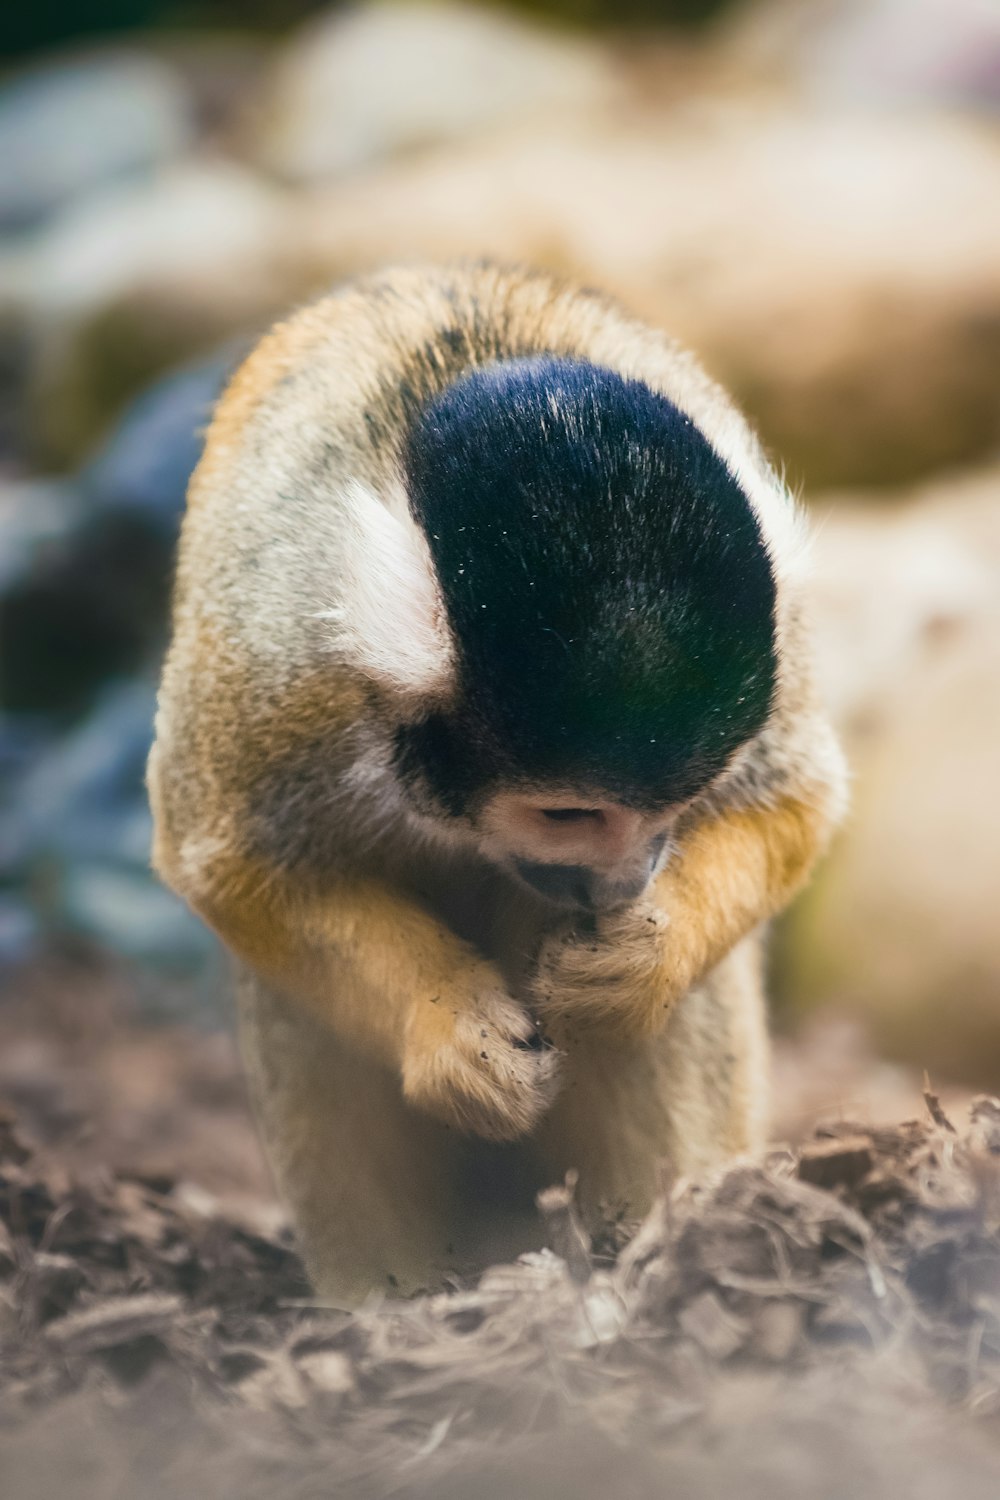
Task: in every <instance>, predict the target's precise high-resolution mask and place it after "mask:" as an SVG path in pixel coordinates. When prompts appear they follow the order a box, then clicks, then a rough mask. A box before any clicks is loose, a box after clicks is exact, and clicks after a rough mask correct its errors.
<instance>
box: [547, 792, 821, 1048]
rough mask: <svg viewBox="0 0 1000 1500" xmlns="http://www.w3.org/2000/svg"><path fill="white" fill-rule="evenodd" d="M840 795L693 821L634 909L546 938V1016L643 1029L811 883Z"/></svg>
mask: <svg viewBox="0 0 1000 1500" xmlns="http://www.w3.org/2000/svg"><path fill="white" fill-rule="evenodd" d="M832 804H833V798H832V797H830V796H826V795H822V794H817V795H816V796H814V797H812V798H806V797H794V796H786V797H783V798H781V799H780V800H778V801H776V802H775V803H774V804H773V805H771V806H759V807H751V808H740V809H730V810H721V811H719V812H717V813H715V814H714V815H708V816H706V817H704V818H703V819H701V820H699V821H697V822H694V823H693V824H692V825H691V827H690V828H688V829H687V830H686V832H685V833H684V834H683V835H682V836H681V838H680V840H679V842H678V846H677V848H676V850H675V852H674V854H673V857H672V858H671V860H670V862H669V863H668V865H667V867H666V869H665V870H664V871H663V872H662V873H661V874H660V875H659V876H658V877H657V879H656V881H655V882H654V884H653V886H652V888H651V890H650V892H649V893H648V894H647V896H646V897H645V898H644V899H643V900H642V901H641V902H640V903H639V904H638V905H637V906H635V907H632V908H628V909H626V910H624V911H621V912H613V913H611V914H609V915H608V916H606V917H599V918H598V919H597V930H596V933H595V934H580V933H572V932H569V933H563V934H559V935H554V936H553V937H551V938H550V939H549V940H548V941H547V942H546V944H545V945H544V946H543V949H542V952H541V954H540V957H539V963H538V969H537V973H536V975H535V978H534V981H533V986H532V988H533V999H534V1001H535V1003H536V1004H537V1006H538V1007H539V1009H540V1011H541V1013H542V1015H543V1017H544V1018H545V1020H546V1021H552V1022H556V1023H567V1024H570V1025H572V1024H573V1023H583V1024H594V1025H599V1026H600V1027H601V1028H602V1029H607V1030H608V1031H609V1032H611V1033H617V1034H619V1035H621V1036H623V1037H625V1036H642V1035H648V1034H650V1033H653V1032H655V1031H656V1030H658V1029H659V1028H660V1027H661V1026H662V1025H663V1024H664V1022H665V1021H666V1019H667V1017H668V1015H669V1013H670V1010H671V1008H672V1006H673V1005H674V1003H675V1002H676V1001H677V1000H678V999H679V998H680V997H681V996H682V995H683V994H684V993H685V992H686V991H687V990H689V989H690V988H691V986H692V985H694V984H695V983H697V981H698V980H699V979H700V978H701V977H702V976H703V975H704V974H706V973H707V972H708V971H709V970H710V969H712V968H713V967H714V966H715V965H716V964H717V963H718V962H719V960H720V959H721V958H722V957H723V956H724V955H725V954H726V953H727V952H728V951H729V949H730V948H732V947H733V946H734V945H735V944H736V943H737V942H739V940H740V939H741V938H743V937H745V936H746V934H747V933H749V932H750V931H752V930H753V929H754V928H755V927H757V926H758V925H759V924H760V923H761V922H764V921H766V920H767V919H768V918H769V917H772V916H774V915H775V914H776V913H777V912H778V911H780V910H781V909H782V908H783V907H784V906H785V905H786V904H787V903H788V901H789V900H790V899H791V898H792V896H793V895H795V893H796V892H797V891H798V890H799V889H800V887H801V886H802V885H803V884H804V883H805V880H806V878H807V876H808V874H809V872H810V870H811V869H812V867H813V865H814V863H815V861H816V860H817V858H818V857H819V855H820V853H821V852H822V849H823V847H824V846H825V844H826V842H827V838H828V836H829V832H830V830H831V828H832V826H833V822H834V821H835V810H834V807H833V805H832Z"/></svg>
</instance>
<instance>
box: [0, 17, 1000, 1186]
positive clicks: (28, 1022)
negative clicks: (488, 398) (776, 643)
mask: <svg viewBox="0 0 1000 1500" xmlns="http://www.w3.org/2000/svg"><path fill="white" fill-rule="evenodd" d="M0 37H2V46H3V53H4V63H3V73H2V76H0V393H2V401H0V642H2V645H0V704H2V710H0V778H2V788H0V972H2V976H3V990H2V998H0V1095H2V1096H3V1097H5V1098H7V1099H8V1100H10V1101H12V1102H13V1103H14V1104H15V1106H16V1107H17V1108H18V1110H19V1111H20V1112H21V1113H22V1115H24V1116H26V1117H27V1119H28V1121H29V1123H30V1124H31V1125H32V1127H33V1128H34V1129H35V1131H36V1132H37V1133H40V1134H41V1135H42V1136H43V1137H44V1138H47V1139H49V1140H52V1141H59V1142H60V1143H61V1144H62V1145H63V1146H64V1147H65V1149H66V1151H67V1152H68V1153H69V1154H70V1155H72V1154H73V1153H74V1152H76V1153H79V1154H81V1155H86V1153H87V1152H90V1153H91V1154H92V1155H93V1154H94V1153H98V1154H100V1155H101V1156H102V1157H103V1158H105V1159H112V1160H120V1159H129V1160H134V1159H135V1157H137V1156H138V1157H141V1159H142V1161H143V1164H144V1165H145V1166H146V1167H147V1168H149V1167H150V1166H154V1167H155V1164H156V1162H157V1161H158V1160H163V1161H168V1162H169V1164H170V1166H171V1167H172V1168H173V1169H175V1170H176V1169H180V1170H183V1169H184V1167H185V1166H186V1165H187V1166H189V1167H190V1168H191V1170H192V1172H193V1173H194V1174H195V1175H197V1177H198V1178H199V1180H202V1181H204V1182H206V1183H207V1185H209V1186H215V1187H219V1188H226V1189H229V1188H235V1189H241V1188H254V1189H257V1188H259V1187H260V1186H261V1184H262V1183H263V1178H262V1176H261V1168H260V1163H259V1157H258V1154H257V1148H256V1145H255V1143H254V1139H253V1135H252V1131H251V1130H250V1127H249V1125H248V1122H247V1117H246V1113H245V1107H244V1103H243V1097H242V1092H241V1088H242V1086H241V1083H240V1080H239V1068H238V1063H237V1060H236V1056H235V1048H234V1045H233V1042H232V1038H231V1035H230V1031H229V1013H228V1008H227V1005H226V1002H225V969H224V964H223V963H222V961H221V959H220V957H219V955H218V953H217V952H216V949H215V947H214V944H213V942H212V941H211V939H209V938H208V936H207V935H206V934H205V932H204V931H203V930H202V929H201V928H200V926H199V925H198V923H197V922H195V921H194V920H193V919H192V918H190V917H189V916H188V915H187V914H186V913H185V911H184V910H183V909H182V908H181V907H180V905H179V904H178V903H177V902H176V901H175V900H174V899H173V898H172V897H171V896H170V895H169V894H168V893H167V892H166V891H164V890H162V889H161V888H160V887H159V886H158V885H157V883H156V882H155V880H154V879H153V878H152V876H151V875H150V873H149V869H148V846H149V832H150V829H149V816H148V812H147V809H146V803H145V797H144V792H143V785H142V770H143V763H144V759H145V754H146V750H147V746H148V743H149V738H150V728H151V718H152V713H153V704H154V691H155V680H156V673H157V664H158V660H159V657H160V653H161V651H162V648H163V643H164V635H165V624H166V609H167V599H168V592H169V579H170V572H171V560H172V553H173V547H174V542H175V537H176V533H177V527H178V522H179V517H180V514H181V510H182V506H183V497H184V489H185V484H186V481H187V477H188V475H189V473H190V471H191V469H192V467H193V465H194V463H195V461H196V459H197V455H198V451H199V445H200V441H201V433H202V431H203V427H204V424H205V422H206V420H207V417H208V414H209V412H210V409H211V405H212V402H213V399H214V397H215V395H216V394H217V392H218V390H219V387H220V384H221V382H222V381H223V380H224V379H225V376H226V373H227V372H228V371H229V370H231V369H232V368H233V365H234V363H235V362H236V361H237V360H238V359H239V357H240V355H241V353H242V352H243V351H244V350H246V349H247V348H248V347H249V345H250V344H251V343H252V342H253V341H254V339H255V337H256V336H257V335H258V334H259V333H260V332H262V331H263V329H264V328H265V327H266V326H267V325H268V323H269V321H270V320H271V319H273V318H274V317H275V316H276V315H278V314H280V313H281V312H282V311H283V310H285V309H287V308H288V307H289V306H291V305H293V304H295V303H297V302H300V301H302V300H304V299H306V298H308V297H310V296H312V295H314V294H316V293H318V292H321V291H322V290H323V289H324V288H326V287H328V286H330V285H331V284H332V283H334V282H336V281H338V280H339V279H341V278H343V277H346V276H349V275H351V274H353V273H355V272H359V271H364V270H368V269H370V268H372V267H375V266H378V265H381V264H384V263H386V262H390V261H393V260H397V259H414V258H420V257H443V256H448V255H454V254H456V253H472V254H489V255H493V256H498V257H503V258H515V259H521V260H526V261H530V262H533V263H536V264H539V265H541V266H546V267H550V268H552V269H554V270H556V271H558V272H563V273H566V274H568V275H571V276H574V277H581V278H583V279H585V280H586V281H589V282H591V283H594V284H597V285H600V286H603V287H605V288H607V289H609V290H610V291H612V292H614V293H615V294H617V295H618V296H619V297H620V298H621V299H622V300H624V302H625V303H626V304H627V305H628V306H629V307H630V308H632V309H633V310H634V311H635V312H637V313H639V314H641V315H642V316H644V317H646V318H648V319H651V320H653V321H654V322H656V323H658V324H660V325H662V326H663V327H664V328H666V329H668V330H670V331H672V332H673V333H675V334H676V335H677V336H679V337H680V338H681V339H682V340H684V341H685V342H686V343H687V344H689V345H690V346H691V347H692V348H693V349H695V350H696V351H697V352H698V354H699V355H700V356H701V357H702V359H703V360H704V362H705V363H706V364H707V365H708V367H709V369H710V370H711V371H712V372H713V374H715V375H716V376H717V377H718V378H719V379H720V380H721V381H723V382H724V383H725V384H726V385H727V386H729V387H730V389H731V390H733V391H734V392H735V395H736V397H737V398H738V400H739V401H740V402H741V403H742V405H743V406H744V408H745V409H746V411H747V412H748V413H749V415H750V417H751V418H752V419H753V421H754V422H755V423H756V424H757V425H758V427H759V429H760V431H761V433H762V434H763V437H764V440H765V442H766V444H767V445H768V448H769V450H770V451H771V453H772V454H773V456H774V457H775V459H776V460H777V461H778V462H779V463H780V464H782V465H784V466H785V469H786V471H787V473H788V475H789V476H790V478H791V480H792V481H793V483H794V484H795V486H796V487H797V488H798V489H799V490H800V491H801V493H802V495H803V497H804V499H805V501H806V503H807V504H808V506H809V508H810V510H811V511H812V512H813V514H814V516H815V517H816V519H817V533H818V535H817V547H816V571H817V630H818V632H819V649H820V655H821V661H822V669H823V678H824V687H825V691H826V693H827V695H828V697H829V700H830V702H831V705H832V707H833V710H834V713H835V715H836V719H837V722H838V723H839V725H840V728H841V731H842V733H843V735H844V738H845V741H846V744H847V747H848V750H849V754H850V758H851V762H852V766H853V771H854V793H853V809H852V813H851V816H850V819H849V821H848V824H847V826H846V828H845V830H844V832H843V834H842V835H841V837H840V838H839V840H838V842H837V845H836V847H835V849H834V851H833V853H832V855H831V857H830V859H829V860H828V862H827V864H826V865H825V867H824V868H823V870H822V873H821V874H820V876H819V877H818V879H817V880H816V882H815V883H814V885H813V886H812V888H811V889H810V891H809V892H808V893H807V895H806V896H805V897H804V898H803V900H802V901H801V902H800V903H799V904H798V906H797V907H796V909H795V910H794V911H792V912H791V913H790V914H789V916H788V917H787V918H786V919H785V920H784V921H783V922H782V923H781V925H780V928H779V931H778V933H777V934H776V937H775V942H774V947H773V956H772V967H773V991H774V995H775V1028H776V1031H777V1032H778V1034H779V1049H778V1059H777V1071H776V1119H775V1129H776V1131H777V1132H778V1133H779V1134H785V1135H789V1134H795V1133H796V1132H797V1131H798V1130H800V1129H802V1128H804V1127H805V1126H806V1125H807V1124H809V1123H811V1120H812V1117H813V1116H814V1115H815V1114H816V1113H817V1112H822V1111H824V1110H825V1111H833V1112H840V1113H842V1114H843V1113H847V1114H851V1113H866V1114H868V1115H872V1114H875V1115H885V1116H898V1114H899V1113H900V1112H903V1113H906V1112H910V1111H912V1109H913V1108H914V1106H915V1098H916V1095H915V1093H914V1086H915V1085H914V1080H915V1079H918V1078H919V1074H920V1070H922V1069H924V1068H927V1069H928V1070H929V1071H930V1073H931V1075H932V1077H933V1079H934V1081H935V1082H936V1083H938V1084H944V1085H949V1086H950V1087H951V1088H952V1089H953V1090H954V1091H958V1092H961V1091H962V1090H964V1089H967V1088H974V1087H977V1086H985V1087H991V1088H993V1089H997V1088H1000V797H998V791H997V775H998V771H1000V703H998V697H1000V694H998V688H1000V631H998V629H997V626H998V622H1000V115H998V112H1000V6H998V5H997V4H996V3H995V0H746V3H733V4H725V3H722V0H716V3H706V0H674V3H669V0H548V3H546V0H538V3H532V0H525V3H524V4H523V5H520V6H517V7H514V6H503V5H499V4H493V5H488V4H480V5H477V6H472V5H466V4H458V3H447V4H446V3H430V0H393V3H388V0H386V3H378V4H365V5H359V6H351V7H346V6H340V7H337V6H335V7H332V8H331V7H329V6H326V5H316V4H313V3H309V0H201V3H199V0H104V3H103V4H97V3H92V4H89V5H88V4H84V3H79V0H78V3H69V0H66V3H62V4H60V3H58V0H33V3H32V4H30V5H23V6H16V7H14V6H6V7H4V9H3V16H2V19H0Z"/></svg>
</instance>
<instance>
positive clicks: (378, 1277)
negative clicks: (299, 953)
mask: <svg viewBox="0 0 1000 1500" xmlns="http://www.w3.org/2000/svg"><path fill="white" fill-rule="evenodd" d="M238 1000H239V1010H240V1029H241V1038H242V1044H243V1051H244V1055H245V1058H246V1062H247V1070H248V1076H249V1079H250V1087H251V1092H252V1095H253V1100H254V1105H255V1109H256V1113H257V1117H258V1121H259V1124H260V1128H261V1133H262V1135H263V1138H264V1142H265V1147H266V1149H267V1153H268V1157H269V1159H270V1162H271V1166H272V1169H273V1171H274V1174H275V1177H276V1179H277V1183H278V1187H279V1189H280V1191H281V1193H282V1196H283V1197H284V1199H285V1201H286V1202H287V1203H288V1205H289V1208H290V1209H291V1212H292V1215H293V1218H294V1220H295V1224H296V1228H297V1230H298V1234H299V1239H300V1243H301V1246H302V1250H303V1254H304V1257H305V1261H306V1267H307V1269H308V1272H309V1276H310V1279H311V1281H312V1283H313V1285H314V1286H315V1288H316V1290H317V1291H318V1292H319V1293H320V1295H321V1296H323V1297H325V1298H328V1299H329V1300H330V1301H332V1302H334V1303H335V1304H337V1305H338V1306H345V1307H353V1306H356V1305H357V1304H358V1303H359V1302H360V1301H361V1300H362V1299H363V1298H364V1297H365V1296H366V1295H367V1294H368V1293H369V1292H373V1291H382V1292H387V1293H389V1294H393V1295H399V1294H404V1295H405V1294H407V1293H411V1292H414V1291H417V1290H420V1289H422V1288H437V1287H440V1286H441V1285H442V1283H443V1281H444V1278H445V1277H446V1276H447V1275H448V1274H449V1273H455V1272H458V1273H460V1274H461V1273H463V1272H466V1271H470V1270H473V1269H479V1268H481V1267H482V1266H483V1265H486V1264H487V1263H489V1262H490V1261H493V1260H497V1259H507V1258H509V1257H511V1256H513V1255H517V1254H519V1253H520V1252H521V1251H522V1250H526V1249H530V1248H533V1247H534V1246H535V1245H536V1244H537V1243H539V1233H538V1225H537V1214H536V1213H535V1212H534V1203H533V1199H534V1192H535V1190H536V1188H537V1187H538V1186H539V1185H541V1184H540V1182H537V1181H535V1180H534V1179H533V1178H530V1175H529V1174H530V1170H531V1164H530V1161H528V1160H527V1158H526V1156H525V1153H524V1151H523V1150H522V1149H520V1148H518V1147H512V1146H507V1147H502V1146H495V1145H490V1144H487V1143H486V1142H482V1141H476V1140H472V1139H469V1138H468V1137H465V1136H463V1135H462V1134H461V1133H460V1132H458V1131H456V1130H450V1129H449V1128H448V1126H447V1125H444V1124H440V1123H438V1122H437V1121H436V1120H434V1119H432V1118H430V1117H429V1116H428V1115H426V1114H424V1113H422V1112H421V1111H418V1110H416V1109H413V1108H412V1107H411V1106H410V1105H409V1104H407V1102H406V1100H405V1099H404V1098H403V1094H402V1090H401V1087H400V1080H399V1078H398V1076H396V1075H394V1074H393V1072H392V1070H391V1069H389V1068H388V1067H386V1066H384V1065H383V1064H381V1063H379V1062H378V1061H376V1060H375V1059H373V1058H369V1057H366V1056H364V1055H363V1054H362V1053H360V1052H358V1051H356V1050H354V1049H352V1048H351V1047H349V1046H348V1045H346V1044H345V1043H344V1042H343V1040H342V1039H341V1038H340V1037H338V1036H337V1035H336V1033H335V1032H333V1031H332V1030H331V1029H330V1028H329V1027H328V1026H326V1025H324V1024H323V1022H321V1021H319V1020H317V1019H316V1017H315V1016H313V1015H310V1014H309V1013H308V1012H307V1011H305V1010H303V1008H302V1006H301V1005H300V1004H298V1003H296V1002H294V1001H293V1002H289V1001H287V1000H285V999H284V998H283V997H282V996H281V995H279V994H278V993H277V992H276V991H275V990H273V989H272V988H270V987H269V986H268V985H266V984H264V983H263V982H262V981H261V980H259V979H258V978H256V977H255V976H254V975H252V974H251V973H249V971H247V970H242V971H241V973H240V976H239V983H238Z"/></svg>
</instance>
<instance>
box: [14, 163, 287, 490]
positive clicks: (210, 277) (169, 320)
mask: <svg viewBox="0 0 1000 1500" xmlns="http://www.w3.org/2000/svg"><path fill="white" fill-rule="evenodd" d="M283 204H284V198H283V195H282V194H281V193H280V192H279V191H277V190H276V189H272V188H269V187H267V186H266V185H264V184H263V183H261V182H260V181H258V179H257V178H256V177H255V176H254V175H253V174H252V173H250V172H248V171H247V170H246V169H245V168H242V167H239V166H236V165H234V164H227V163H223V162H221V161H210V160H204V161H200V162H189V163H186V164H182V165H178V166H177V167H174V168H172V169H170V170H169V171H166V172H164V173H162V174H160V175H159V176H158V177H157V178H156V179H155V180H151V181H146V182H141V183H134V184H131V185H128V186H122V187H118V188H115V189H108V190H105V191H103V192H100V193H95V194H93V195H91V196H90V197H89V198H87V200H86V201H85V202H84V203H82V204H81V205H80V206H79V207H78V208H75V209H73V210H72V211H70V212H67V213H66V214H63V215H62V216H61V217H60V218H59V219H58V221H57V222H56V223H55V224H53V225H52V226H51V227H49V228H48V229H46V230H44V231H42V232H40V233H39V234H38V235H35V236H30V237H26V238H24V239H23V240H22V241H20V242H19V244H18V247H17V248H16V249H8V250H7V251H6V252H4V253H3V254H2V255H0V286H2V287H3V289H4V299H3V300H5V301H6V308H5V309H4V308H3V307H0V312H3V313H5V316H4V322H5V323H7V324H9V325H12V326H13V327H15V328H18V329H20V330H21V336H22V338H23V339H24V341H25V342H26V343H27V344H28V345H29V348H30V353H29V356H28V365H29V369H28V377H27V392H26V395H25V406H26V410H25V415H24V423H25V426H26V427H27V429H28V439H29V441H30V443H31V445H32V446H33V448H34V450H35V452H36V454H37V455H38V456H39V457H40V458H41V459H43V460H44V461H46V462H47V463H49V464H61V463H66V462H68V461H70V460H73V459H77V458H79V457H80V456H82V454H83V453H84V452H85V451H86V449H87V447H88V446H90V445H91V444H92V443H93V441H94V439H95V437H96V436H97V435H98V433H99V432H100V430H101V428H102V427H104V426H106V425H107V422H108V421H109V419H110V418H111V417H112V416H114V415H115V414H116V413H117V411H118V410H119V409H120V407H121V406H122V404H123V403H124V401H125V400H126V399H128V397H129V396H131V395H132V394H134V392H135V391H136V390H138V389H141V387H142V386H143V385H145V384H147V383H148V382H149V380H151V379H152V378H153V377H154V376H155V375H157V374H159V373H160V372H161V371H162V370H164V369H166V368H169V367H170V366H171V365H176V364H178V363H179V362H181V361H182V360H183V359H185V358H190V357H191V356H192V355H193V354H195V353H199V352H207V351H208V350H210V349H212V348H213V347H215V346H216V345H218V343H219V342H220V341H221V339H222V338H223V337H225V336H226V335H227V334H230V333H231V332H232V331H233V329H234V328H241V327H248V328H249V329H250V330H251V331H255V330H256V329H257V327H258V325H259V324H261V323H266V322H267V321H268V320H269V318H270V317H271V316H272V315H273V314H274V313H276V312H277V311H278V310H279V309H280V308H281V307H283V306H284V305H285V298H286V297H287V296H288V294H289V292H290V290H291V288H292V285H293V284H294V277H289V276H285V277H284V278H280V277H279V278H278V281H277V285H274V284H273V283H272V279H271V272H272V269H273V265H274V261H275V257H276V256H278V255H280V253H281V243H282V238H283V236H284V234H285V232H286V224H287V218H286V216H285V214H284V213H283Z"/></svg>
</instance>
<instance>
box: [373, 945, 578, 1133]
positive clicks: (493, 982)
mask: <svg viewBox="0 0 1000 1500" xmlns="http://www.w3.org/2000/svg"><path fill="white" fill-rule="evenodd" d="M561 1061H562V1054H561V1053H559V1052H557V1051H556V1050H555V1049H554V1048H553V1047H552V1045H551V1043H549V1042H548V1041H546V1040H545V1039H544V1037H543V1036H542V1034H541V1032H540V1031H539V1029H538V1027H537V1025H536V1024H535V1022H534V1021H533V1019H532V1018H531V1016H529V1014H528V1013H527V1011H526V1010H525V1009H524V1008H523V1007H522V1006H520V1005H517V1004H516V1003H515V1002H514V1001H513V1000H511V999H510V998H509V997H508V996H507V995H506V994H504V992H503V991H502V989H501V988H500V987H499V983H498V976H497V975H496V973H495V971H493V970H492V969H491V968H490V966H489V965H487V964H481V965H475V966H472V965H470V966H469V969H468V971H459V973H458V974H456V975H455V976H454V977H453V978H452V979H450V980H449V982H448V984H447V986H442V987H441V992H440V993H439V994H436V995H434V996H427V997H425V998H423V999H421V1000H417V1001H415V1002H414V1005H413V1008H412V1010H411V1012H410V1015H409V1018H408V1021H407V1025H406V1034H405V1037H404V1041H403V1059H402V1063H403V1092H404V1094H405V1095H406V1097H407V1099H408V1100H409V1101H410V1102H411V1104H414V1105H415V1106H416V1107H417V1108H418V1109H422V1110H426V1111H427V1112H428V1113H429V1114H432V1115H435V1116H437V1118H438V1119H439V1120H443V1121H444V1122H445V1124H448V1125H453V1126H455V1127H456V1129H459V1130H465V1131H471V1132H472V1133H473V1134H474V1135H479V1136H483V1137H484V1138H485V1139H486V1140H491V1141H509V1140H514V1139H515V1138H516V1137H517V1136H519V1135H525V1134H526V1133H527V1132H528V1131H530V1130H531V1129H532V1128H533V1127H534V1125H535V1124H536V1123H537V1122H538V1119H539V1117H540V1116H541V1115H542V1114H543V1113H544V1112H545V1110H546V1109H547V1108H548V1107H549V1105H550V1104H551V1103H552V1100H553V1099H554V1097H555V1093H556V1089H557V1086H558V1072H559V1064H560V1062H561Z"/></svg>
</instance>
